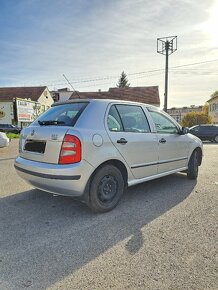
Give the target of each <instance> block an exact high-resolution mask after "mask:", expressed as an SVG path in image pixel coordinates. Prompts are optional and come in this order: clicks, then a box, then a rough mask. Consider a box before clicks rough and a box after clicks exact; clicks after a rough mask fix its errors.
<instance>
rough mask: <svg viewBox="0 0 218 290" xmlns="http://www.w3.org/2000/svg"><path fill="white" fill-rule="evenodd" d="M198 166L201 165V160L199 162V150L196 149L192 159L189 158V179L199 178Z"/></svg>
mask: <svg viewBox="0 0 218 290" xmlns="http://www.w3.org/2000/svg"><path fill="white" fill-rule="evenodd" d="M198 166H199V162H198V152H197V151H196V150H195V151H194V152H193V153H192V155H191V157H190V159H189V163H188V170H187V177H188V179H197V177H198Z"/></svg>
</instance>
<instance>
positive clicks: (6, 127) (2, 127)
mask: <svg viewBox="0 0 218 290" xmlns="http://www.w3.org/2000/svg"><path fill="white" fill-rule="evenodd" d="M0 132H5V133H15V134H19V133H20V132H21V128H19V127H17V126H15V125H11V124H0Z"/></svg>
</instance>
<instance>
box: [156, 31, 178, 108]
mask: <svg viewBox="0 0 218 290" xmlns="http://www.w3.org/2000/svg"><path fill="white" fill-rule="evenodd" d="M176 50H177V36H168V37H161V38H158V39H157V53H160V54H164V55H166V63H165V92H164V111H165V112H167V99H168V58H169V55H170V54H172V53H174V51H176Z"/></svg>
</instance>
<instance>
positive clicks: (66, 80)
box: [63, 74, 81, 99]
mask: <svg viewBox="0 0 218 290" xmlns="http://www.w3.org/2000/svg"><path fill="white" fill-rule="evenodd" d="M63 77H64V78H65V80H66V81H67V82H68V84H69V85H70V86H71V88H72V89H73V90H74V92H75V93H76V94H77V96H78V97H79V99H80V98H81V96H80V94H79V93H78V92H77V91H76V90H75V89H74V87H73V86H72V84H71V83H70V81H69V80H68V78H67V77H66V76H65V74H63Z"/></svg>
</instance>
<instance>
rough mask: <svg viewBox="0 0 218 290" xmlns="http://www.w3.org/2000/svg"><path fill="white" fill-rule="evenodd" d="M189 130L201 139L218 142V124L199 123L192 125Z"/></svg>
mask: <svg viewBox="0 0 218 290" xmlns="http://www.w3.org/2000/svg"><path fill="white" fill-rule="evenodd" d="M189 132H190V133H191V134H193V135H195V136H197V137H198V138H200V139H201V140H209V141H211V142H216V143H218V125H211V124H205V125H197V126H193V127H191V128H190V129H189Z"/></svg>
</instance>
